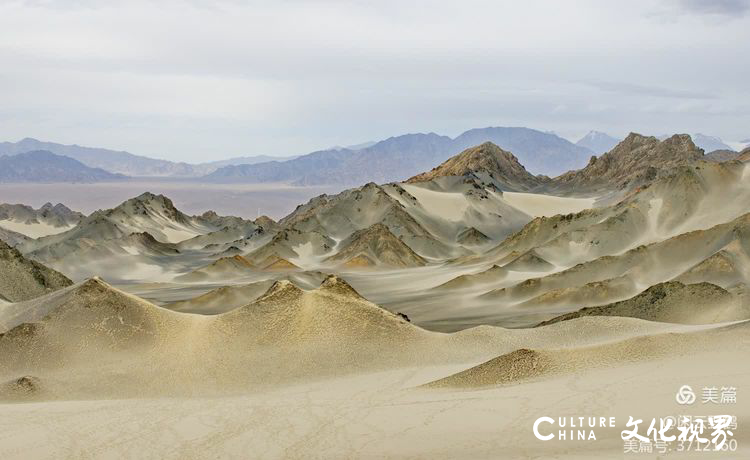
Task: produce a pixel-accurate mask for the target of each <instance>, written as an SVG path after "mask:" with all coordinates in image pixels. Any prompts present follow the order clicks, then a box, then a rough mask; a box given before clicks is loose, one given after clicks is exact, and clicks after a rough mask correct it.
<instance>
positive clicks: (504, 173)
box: [407, 142, 541, 188]
mask: <svg viewBox="0 0 750 460" xmlns="http://www.w3.org/2000/svg"><path fill="white" fill-rule="evenodd" d="M477 173H486V174H488V175H489V176H490V177H492V178H493V179H495V180H497V181H499V182H502V183H504V184H506V185H508V186H510V187H512V188H532V187H535V186H537V185H539V184H540V183H541V179H540V178H538V177H536V176H534V175H532V174H531V173H529V172H528V171H526V168H525V167H524V166H523V165H522V164H521V163H520V162H519V161H518V158H516V156H515V155H513V154H512V153H510V152H508V151H506V150H503V149H501V148H500V147H498V146H497V145H495V144H493V143H492V142H485V143H483V144H480V145H477V146H476V147H471V148H468V149H466V150H464V151H463V152H461V153H459V154H458V155H456V156H454V157H452V158H450V159H449V160H447V161H445V162H444V163H443V164H441V165H440V166H437V167H436V168H433V169H432V170H431V171H428V172H425V173H422V174H419V175H417V176H414V177H412V178H411V179H409V180H408V181H407V182H408V183H419V182H427V181H431V180H434V179H437V178H440V177H448V176H467V175H474V174H477Z"/></svg>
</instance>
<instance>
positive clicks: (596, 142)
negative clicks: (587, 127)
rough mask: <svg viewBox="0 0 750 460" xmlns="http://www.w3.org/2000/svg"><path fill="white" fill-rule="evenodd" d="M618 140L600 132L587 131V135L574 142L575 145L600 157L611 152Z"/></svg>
mask: <svg viewBox="0 0 750 460" xmlns="http://www.w3.org/2000/svg"><path fill="white" fill-rule="evenodd" d="M620 140H621V139H617V138H614V137H612V136H610V135H609V134H607V133H603V132H601V131H589V133H588V134H586V135H585V136H583V137H582V138H580V139H579V140H578V142H576V145H578V146H580V147H584V148H587V149H589V150H591V151H592V152H594V153H595V154H597V155H601V154H602V153H607V152H609V151H610V150H612V149H613V148H614V147H615V145H617V143H618V142H620Z"/></svg>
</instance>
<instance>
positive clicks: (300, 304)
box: [0, 277, 439, 399]
mask: <svg viewBox="0 0 750 460" xmlns="http://www.w3.org/2000/svg"><path fill="white" fill-rule="evenodd" d="M73 330H74V331H76V333H75V334H71V331H73ZM434 335H435V334H431V333H428V332H426V331H424V330H422V329H419V328H418V327H416V326H413V325H412V324H410V323H409V322H407V321H405V320H404V319H402V318H401V317H399V316H397V315H395V314H393V313H390V312H388V311H386V310H383V309H381V308H379V307H378V306H377V305H374V304H372V303H371V302H369V301H367V300H366V299H364V298H362V297H361V296H360V295H359V294H358V293H357V292H356V291H355V290H354V289H352V288H351V286H349V285H348V284H347V283H346V282H344V281H343V280H341V279H340V278H337V277H328V278H327V279H325V280H324V281H323V283H321V284H320V285H319V286H318V287H317V288H315V289H313V290H309V291H308V290H303V289H300V288H299V287H297V286H295V285H294V284H292V283H291V282H289V281H277V282H275V283H274V284H273V285H272V286H271V287H270V288H269V289H268V291H267V292H265V293H264V294H263V295H262V296H260V297H259V298H257V299H256V300H254V301H253V302H252V303H249V304H247V305H245V306H242V307H240V308H237V309H234V310H232V311H229V312H227V313H224V314H220V315H213V316H203V315H188V314H184V313H178V312H174V311H170V310H167V309H164V308H160V307H157V306H156V305H154V304H152V303H150V302H148V301H145V300H143V299H140V298H138V297H136V296H133V295H129V294H126V293H124V292H122V291H120V290H118V289H116V288H113V287H112V286H110V285H108V284H107V283H105V282H103V281H101V280H99V279H90V280H87V281H85V282H82V283H80V284H77V285H74V286H70V287H68V288H66V289H63V290H60V291H57V292H55V293H52V294H50V295H47V296H45V297H43V298H40V299H36V300H33V301H28V302H22V303H17V304H12V305H9V306H5V308H3V309H2V311H0V378H2V381H3V382H5V381H7V380H9V379H11V378H12V377H13V376H15V378H18V377H19V376H24V375H30V376H33V377H34V378H35V379H38V380H36V382H37V383H38V384H39V385H38V387H37V388H36V389H37V390H39V392H38V393H37V394H36V396H37V397H40V396H44V397H46V398H56V397H60V395H68V396H70V395H71V394H77V395H83V394H88V395H90V396H93V395H107V396H114V395H118V397H124V396H129V395H132V396H135V395H143V394H152V395H155V394H160V393H162V392H164V391H168V392H170V393H173V394H191V393H192V394H194V392H196V391H198V392H200V393H204V394H211V393H215V392H225V391H228V390H232V389H234V390H237V389H242V390H243V391H246V390H247V389H248V388H249V387H260V386H264V385H265V386H268V385H274V384H277V383H278V382H293V381H295V379H298V378H300V377H306V378H307V377H309V376H311V375H337V374H341V373H351V372H352V369H348V368H346V366H345V365H344V363H345V362H346V363H348V362H350V360H353V362H357V363H361V364H362V366H364V367H366V368H368V369H378V368H383V366H385V365H391V364H393V363H394V361H395V362H399V361H403V358H399V357H398V353H383V348H382V345H383V344H387V343H401V344H402V345H408V346H410V347H414V348H413V350H412V352H413V353H417V351H418V350H419V348H417V347H415V345H418V344H419V342H420V341H424V340H427V339H429V338H431V337H433V336H434ZM438 336H439V335H438ZM262 350H269V352H270V354H269V353H266V352H264V351H262ZM274 350H275V351H274ZM424 351H426V348H425V349H424ZM424 351H423V353H424ZM274 356H276V357H278V358H283V360H281V361H275V360H274ZM415 356H416V355H415ZM125 357H128V358H129V360H131V361H130V362H131V363H133V361H132V359H135V360H136V361H138V362H139V363H138V365H133V366H127V370H126V371H125V372H126V374H123V370H124V369H123V367H122V362H123V361H122V360H123V359H124V358H125ZM274 361H275V362H274ZM409 361H411V359H407V362H409ZM62 363H64V366H65V368H66V369H67V370H69V371H72V372H71V373H70V378H66V379H62V380H61V379H56V378H55V377H54V376H55V375H57V373H58V372H59V369H60V366H61V365H62ZM114 363H120V365H114ZM146 363H151V364H146ZM342 366H343V367H342ZM123 375H126V376H127V377H126V379H123V378H122V377H123ZM118 376H119V377H118ZM3 390H6V389H3ZM41 393H44V394H43V395H42V394H41ZM1 397H2V398H3V399H6V398H8V397H9V395H8V394H7V393H6V392H4V391H3V392H2V395H1Z"/></svg>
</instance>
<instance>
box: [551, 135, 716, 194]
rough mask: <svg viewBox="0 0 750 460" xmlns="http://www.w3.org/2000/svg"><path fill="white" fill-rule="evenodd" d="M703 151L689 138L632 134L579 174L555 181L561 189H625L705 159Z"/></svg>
mask: <svg viewBox="0 0 750 460" xmlns="http://www.w3.org/2000/svg"><path fill="white" fill-rule="evenodd" d="M703 156H704V155H703V151H702V150H701V149H699V148H698V147H696V146H695V144H694V143H693V141H692V139H691V138H690V136H689V135H687V134H682V135H674V136H672V137H670V138H668V139H665V140H663V141H660V140H659V139H657V138H655V137H647V136H642V135H640V134H636V133H631V134H630V135H628V137H627V138H625V140H623V141H622V142H620V143H619V144H617V146H616V147H615V148H614V149H612V150H611V151H609V152H608V153H605V154H604V155H602V156H601V157H595V156H594V157H592V158H591V160H590V161H589V164H588V165H587V166H586V167H585V168H583V169H581V170H578V171H570V172H568V173H566V174H563V175H562V176H560V177H557V178H555V185H556V186H558V187H567V188H575V189H578V190H585V189H596V188H602V187H606V188H620V189H622V188H625V187H629V186H631V187H632V186H634V185H637V184H639V183H647V182H648V181H651V180H653V179H655V178H656V177H657V176H658V175H659V173H660V172H661V171H666V170H668V169H670V168H673V167H675V166H680V165H687V164H691V163H693V162H695V161H697V160H701V159H703Z"/></svg>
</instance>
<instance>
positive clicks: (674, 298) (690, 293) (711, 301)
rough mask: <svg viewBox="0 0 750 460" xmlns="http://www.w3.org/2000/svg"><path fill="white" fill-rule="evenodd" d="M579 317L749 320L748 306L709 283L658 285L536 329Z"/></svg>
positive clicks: (700, 321) (698, 321)
mask: <svg viewBox="0 0 750 460" xmlns="http://www.w3.org/2000/svg"><path fill="white" fill-rule="evenodd" d="M582 316H625V317H629V318H640V319H645V320H649V321H662V322H669V323H682V324H708V323H722V322H727V321H737V320H742V319H747V318H748V317H750V303H747V302H745V301H744V299H741V298H738V297H735V296H732V295H731V294H730V293H729V292H727V291H726V290H724V289H722V288H721V287H719V286H716V285H713V284H710V283H705V282H704V283H696V284H688V285H685V284H683V283H680V282H678V281H671V282H666V283H659V284H655V285H653V286H651V287H650V288H648V289H646V290H645V291H644V292H642V293H640V294H638V295H637V296H635V297H632V298H630V299H627V300H623V301H620V302H615V303H612V304H609V305H604V306H597V307H586V308H583V309H581V310H578V311H575V312H572V313H568V314H565V315H561V316H558V317H555V318H552V319H550V320H547V321H544V322H543V323H541V324H540V326H543V325H547V324H552V323H556V322H559V321H567V320H571V319H574V318H580V317H582Z"/></svg>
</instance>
